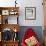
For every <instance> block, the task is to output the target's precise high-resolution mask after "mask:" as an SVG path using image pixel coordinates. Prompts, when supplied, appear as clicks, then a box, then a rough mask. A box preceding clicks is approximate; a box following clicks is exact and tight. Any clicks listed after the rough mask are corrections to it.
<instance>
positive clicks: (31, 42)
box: [21, 28, 41, 46]
mask: <svg viewBox="0 0 46 46" xmlns="http://www.w3.org/2000/svg"><path fill="white" fill-rule="evenodd" d="M36 37H37V35H36V33H35V32H34V31H33V30H32V28H29V29H27V31H26V32H25V35H24V37H23V38H22V42H21V46H41V44H40V42H39V41H38V39H37V38H36Z"/></svg>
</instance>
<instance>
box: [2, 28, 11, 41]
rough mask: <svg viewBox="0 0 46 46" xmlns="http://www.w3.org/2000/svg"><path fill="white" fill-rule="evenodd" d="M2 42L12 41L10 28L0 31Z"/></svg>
mask: <svg viewBox="0 0 46 46" xmlns="http://www.w3.org/2000/svg"><path fill="white" fill-rule="evenodd" d="M2 40H4V41H8V40H12V30H11V29H10V28H5V29H4V30H3V31H2Z"/></svg>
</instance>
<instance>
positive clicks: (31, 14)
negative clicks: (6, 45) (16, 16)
mask: <svg viewBox="0 0 46 46" xmlns="http://www.w3.org/2000/svg"><path fill="white" fill-rule="evenodd" d="M25 19H26V20H35V19H36V7H25Z"/></svg>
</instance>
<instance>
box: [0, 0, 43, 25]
mask: <svg viewBox="0 0 46 46" xmlns="http://www.w3.org/2000/svg"><path fill="white" fill-rule="evenodd" d="M14 1H15V0H0V6H2V7H3V6H15V3H14ZM17 2H18V6H19V7H20V9H19V15H20V16H19V24H20V25H21V26H43V6H42V0H17ZM25 7H36V20H25Z"/></svg>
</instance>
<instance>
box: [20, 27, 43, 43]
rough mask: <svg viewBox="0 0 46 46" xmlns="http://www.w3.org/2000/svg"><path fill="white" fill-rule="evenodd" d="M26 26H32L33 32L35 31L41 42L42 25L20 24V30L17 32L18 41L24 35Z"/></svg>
mask: <svg viewBox="0 0 46 46" xmlns="http://www.w3.org/2000/svg"><path fill="white" fill-rule="evenodd" d="M28 28H32V29H33V30H34V32H36V34H37V37H38V39H39V41H40V42H41V43H43V36H42V35H43V30H42V26H21V27H20V32H19V39H20V42H21V40H22V38H23V36H24V33H25V31H26V30H27V29H28Z"/></svg>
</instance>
